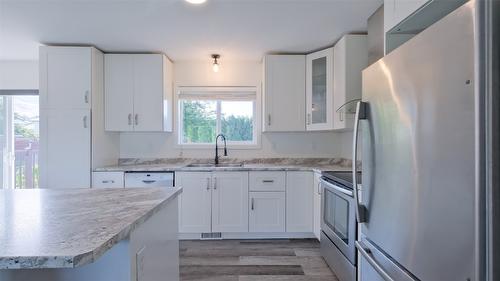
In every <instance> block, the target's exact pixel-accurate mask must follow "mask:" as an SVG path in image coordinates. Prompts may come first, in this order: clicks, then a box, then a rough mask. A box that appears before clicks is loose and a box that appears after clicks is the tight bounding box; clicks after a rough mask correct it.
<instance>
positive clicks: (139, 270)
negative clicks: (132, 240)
mask: <svg viewBox="0 0 500 281" xmlns="http://www.w3.org/2000/svg"><path fill="white" fill-rule="evenodd" d="M145 249H146V246H144V247H142V248H141V249H140V250H139V251H137V253H136V254H135V272H136V276H135V277H136V281H141V280H143V279H144V253H145Z"/></svg>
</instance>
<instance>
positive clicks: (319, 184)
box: [317, 182, 321, 195]
mask: <svg viewBox="0 0 500 281" xmlns="http://www.w3.org/2000/svg"><path fill="white" fill-rule="evenodd" d="M317 193H318V194H319V195H321V182H318V190H317Z"/></svg>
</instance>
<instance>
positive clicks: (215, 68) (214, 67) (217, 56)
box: [212, 54, 220, 72]
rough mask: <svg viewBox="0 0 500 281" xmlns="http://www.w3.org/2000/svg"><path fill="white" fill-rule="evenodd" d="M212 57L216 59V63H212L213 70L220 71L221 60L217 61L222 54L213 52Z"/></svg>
mask: <svg viewBox="0 0 500 281" xmlns="http://www.w3.org/2000/svg"><path fill="white" fill-rule="evenodd" d="M212 58H213V59H214V63H213V64H212V70H213V71H214V72H219V70H220V65H219V62H218V61H217V59H219V58H220V55H218V54H213V55H212Z"/></svg>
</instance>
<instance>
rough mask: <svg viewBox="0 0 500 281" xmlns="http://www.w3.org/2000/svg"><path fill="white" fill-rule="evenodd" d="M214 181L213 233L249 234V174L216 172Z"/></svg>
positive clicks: (213, 177)
mask: <svg viewBox="0 0 500 281" xmlns="http://www.w3.org/2000/svg"><path fill="white" fill-rule="evenodd" d="M212 180H213V190H212V232H248V172H216V173H214V174H213V176H212Z"/></svg>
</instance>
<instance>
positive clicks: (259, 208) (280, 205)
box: [248, 192, 285, 232]
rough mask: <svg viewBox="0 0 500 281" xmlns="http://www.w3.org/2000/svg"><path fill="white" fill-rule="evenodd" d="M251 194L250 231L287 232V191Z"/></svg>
mask: <svg viewBox="0 0 500 281" xmlns="http://www.w3.org/2000/svg"><path fill="white" fill-rule="evenodd" d="M249 194H250V195H249V204H250V212H249V215H248V217H249V231H250V232H285V192H250V193H249Z"/></svg>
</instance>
